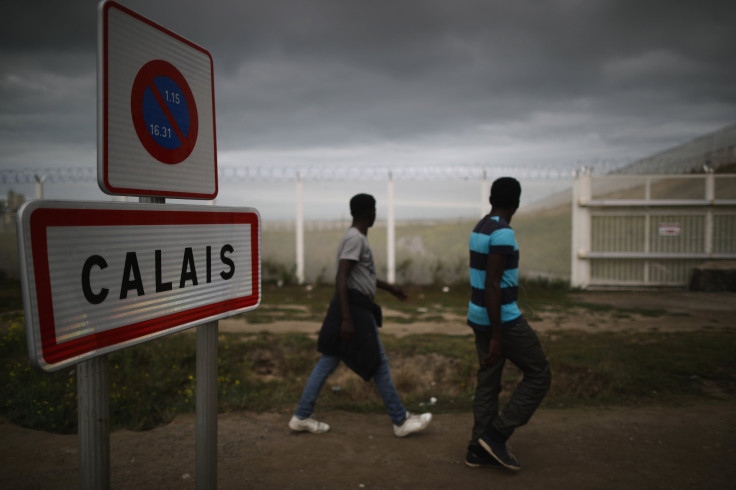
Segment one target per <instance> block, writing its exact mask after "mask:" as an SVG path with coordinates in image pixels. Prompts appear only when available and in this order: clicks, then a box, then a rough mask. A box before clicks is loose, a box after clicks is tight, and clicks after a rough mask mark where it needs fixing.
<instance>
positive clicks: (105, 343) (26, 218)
mask: <svg viewBox="0 0 736 490" xmlns="http://www.w3.org/2000/svg"><path fill="white" fill-rule="evenodd" d="M18 230H19V232H18V250H19V255H20V263H21V282H22V286H23V300H24V306H25V312H26V332H27V337H28V351H29V357H30V359H31V361H32V362H33V363H34V364H35V365H36V366H37V367H39V368H41V369H43V370H46V371H55V370H57V369H60V368H62V367H64V366H67V365H70V364H75V363H77V362H79V361H81V360H84V359H87V358H90V357H93V356H97V355H100V354H104V353H106V352H110V351H113V350H117V349H121V348H123V347H126V346H129V345H132V344H136V343H140V342H143V341H146V340H151V339H153V338H157V337H160V336H163V335H167V334H169V333H173V332H176V331H180V330H183V329H186V328H190V327H193V326H195V325H199V324H201V323H204V322H208V321H213V320H217V319H220V318H224V317H227V316H231V315H234V314H238V313H242V312H245V311H248V310H251V309H254V308H256V307H257V306H258V304H259V303H260V298H261V287H260V276H261V273H260V264H261V261H260V241H261V232H260V230H261V226H260V216H259V214H258V211H256V210H255V209H251V208H230V207H227V208H225V207H215V206H194V205H175V204H167V205H157V204H138V203H108V202H68V201H30V202H27V203H26V204H24V205H23V207H22V208H21V209H20V211H19V213H18Z"/></svg>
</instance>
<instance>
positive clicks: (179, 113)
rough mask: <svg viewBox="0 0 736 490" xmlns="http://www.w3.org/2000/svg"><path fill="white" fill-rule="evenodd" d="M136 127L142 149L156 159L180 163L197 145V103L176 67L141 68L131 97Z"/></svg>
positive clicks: (157, 64)
mask: <svg viewBox="0 0 736 490" xmlns="http://www.w3.org/2000/svg"><path fill="white" fill-rule="evenodd" d="M130 112H131V114H132V115H133V126H135V131H136V134H137V135H138V139H140V141H141V143H142V144H143V147H144V148H145V149H146V150H147V151H148V153H150V154H151V156H153V157H154V158H155V159H156V160H158V161H159V162H162V163H168V164H171V165H174V164H177V163H181V162H182V161H184V160H186V159H187V158H188V157H189V155H191V154H192V151H193V150H194V147H195V145H196V144H197V133H198V131H199V120H198V117H197V104H196V102H195V100H194V95H193V94H192V90H191V89H190V88H189V85H188V84H187V81H186V79H185V78H184V76H183V75H182V74H181V72H180V71H179V70H177V69H176V67H175V66H174V65H172V64H171V63H168V62H166V61H163V60H153V61H149V62H148V63H146V64H145V65H143V68H141V69H140V71H139V72H138V75H137V76H136V77H135V81H134V82H133V93H132V95H131V96H130Z"/></svg>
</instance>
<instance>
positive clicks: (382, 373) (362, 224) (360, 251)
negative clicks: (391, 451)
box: [289, 194, 432, 437]
mask: <svg viewBox="0 0 736 490" xmlns="http://www.w3.org/2000/svg"><path fill="white" fill-rule="evenodd" d="M350 213H351V214H352V216H353V223H352V226H351V227H350V228H349V229H348V230H347V231H346V232H345V234H344V235H343V237H342V239H341V240H340V244H339V246H338V248H337V278H336V281H335V282H336V291H335V299H333V301H332V303H331V305H330V310H329V311H328V318H330V312H331V311H334V312H335V316H336V317H337V318H339V322H340V328H339V337H340V338H339V342H344V343H349V342H351V341H353V340H354V337H355V334H356V331H355V326H354V325H353V320H354V318H353V316H354V315H353V314H354V313H355V314H357V315H359V316H360V318H356V319H355V320H356V324H355V325H359V323H358V320H365V319H366V317H367V318H368V322H370V323H369V324H368V326H369V328H371V329H374V330H375V339H376V340H377V342H378V356H379V359H380V360H379V362H378V368H377V370H376V371H375V373H374V374H373V379H374V381H375V383H376V388H378V392H379V393H380V395H381V398H382V399H383V402H384V404H385V405H386V410H387V412H388V415H389V417H390V418H391V422H392V423H393V429H394V435H396V436H397V437H404V436H407V435H409V434H411V433H414V432H419V431H420V430H423V429H424V428H426V427H427V425H429V422H430V421H431V420H432V414H431V413H423V414H421V415H412V414H410V413H409V412H408V411H407V410H406V408H404V405H403V404H402V403H401V400H400V399H399V395H398V393H397V392H396V388H395V387H394V383H393V380H392V379H391V370H390V368H389V364H388V358H387V357H386V353H385V352H384V350H383V346H381V341H380V338H379V336H378V326H377V325H376V322H375V320H374V317H373V315H372V314H371V313H370V311H368V312H367V314H366V308H365V303H366V302H368V303H371V304H372V303H373V299H374V297H375V295H376V288H377V287H378V288H380V289H384V290H386V291H388V292H389V293H391V294H393V295H394V296H396V297H397V298H399V299H401V300H405V299H406V293H405V292H404V290H403V289H402V288H400V287H398V286H394V285H393V284H389V283H387V282H384V281H381V280H380V279H376V266H375V263H374V262H373V252H371V248H370V247H369V246H368V237H367V235H368V229H369V228H370V227H371V226H373V223H374V222H375V220H376V200H375V199H374V198H373V196H370V195H368V194H358V195H356V196H353V198H352V199H351V200H350ZM328 323H329V322H328V320H327V319H326V320H325V324H324V325H323V327H322V328H323V331H324V329H325V328H326V327H325V325H327V324H328ZM339 364H340V357H338V356H337V355H330V354H322V357H321V358H320V359H319V361H317V365H316V366H314V369H313V370H312V373H311V374H310V375H309V379H308V380H307V384H306V386H305V387H304V391H303V393H302V396H301V399H300V400H299V406H298V407H297V409H296V411H295V412H294V416H293V417H292V418H291V420H290V421H289V427H290V428H291V430H294V431H298V432H299V431H308V432H312V433H315V434H321V433H324V432H327V431H328V430H330V426H329V425H327V424H325V423H324V422H319V421H317V420H315V419H313V418H312V413H313V412H314V405H315V404H316V402H317V397H318V396H319V392H320V391H321V390H322V386H324V383H325V381H326V380H327V378H328V377H329V376H330V374H332V373H333V372H334V371H335V369H337V366H338V365H339Z"/></svg>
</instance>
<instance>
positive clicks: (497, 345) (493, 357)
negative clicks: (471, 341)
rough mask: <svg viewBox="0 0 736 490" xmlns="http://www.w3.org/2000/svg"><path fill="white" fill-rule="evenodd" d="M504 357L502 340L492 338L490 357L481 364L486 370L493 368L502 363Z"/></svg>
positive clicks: (489, 346)
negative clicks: (499, 362)
mask: <svg viewBox="0 0 736 490" xmlns="http://www.w3.org/2000/svg"><path fill="white" fill-rule="evenodd" d="M502 357H503V345H502V344H501V339H500V338H496V337H491V342H490V343H489V344H488V355H486V356H485V357H484V358H483V359H482V360H481V361H480V364H481V366H483V367H484V368H487V367H491V366H493V365H495V364H496V363H497V362H498V361H500V360H501V358H502Z"/></svg>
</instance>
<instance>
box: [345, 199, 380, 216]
mask: <svg viewBox="0 0 736 490" xmlns="http://www.w3.org/2000/svg"><path fill="white" fill-rule="evenodd" d="M375 209H376V200H375V198H374V197H373V196H371V195H370V194H356V195H354V196H353V198H352V199H350V214H351V215H352V216H353V218H360V217H362V216H366V215H367V214H369V213H370V212H371V211H373V210H375Z"/></svg>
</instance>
